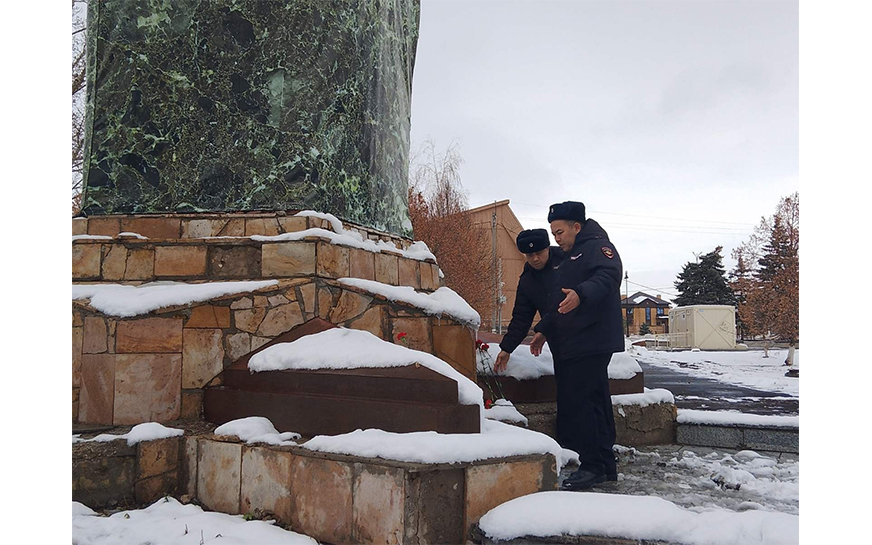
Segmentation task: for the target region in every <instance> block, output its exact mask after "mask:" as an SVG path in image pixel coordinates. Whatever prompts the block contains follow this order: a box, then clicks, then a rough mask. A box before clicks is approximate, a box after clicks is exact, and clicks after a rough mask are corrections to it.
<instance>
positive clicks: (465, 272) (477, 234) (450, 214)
mask: <svg viewBox="0 0 872 545" xmlns="http://www.w3.org/2000/svg"><path fill="white" fill-rule="evenodd" d="M461 162H462V159H461V157H460V154H459V153H458V151H457V147H456V145H454V144H452V145H450V146H449V147H448V148H447V149H446V150H445V152H444V153H438V152H437V151H436V147H435V145H434V144H433V142H431V141H427V142H425V143H424V145H423V146H422V147H421V149H420V150H419V151H418V152H417V153H415V155H414V156H413V157H412V161H411V168H410V171H411V172H410V174H409V218H410V219H411V221H412V229H413V230H414V233H415V239H416V240H421V241H424V242H425V243H426V244H427V246H429V247H430V251H432V252H433V255H435V256H436V259H437V261H438V262H439V268H440V269H442V273H443V274H444V275H445V277H444V279H443V281H444V282H445V285H446V286H448V287H449V288H451V289H452V290H454V291H456V292H457V293H458V294H459V295H460V296H461V297H463V298H464V299H465V300H466V301H467V302H468V303H469V304H470V305H471V306H472V307H473V308H474V309H475V310H476V311H478V313H479V314H480V315H481V316H489V315H490V313H491V311H492V309H493V290H492V286H491V284H492V276H493V273H492V271H491V263H492V259H491V247H490V243H489V242H488V239H487V236H486V233H485V232H483V231H482V230H480V229H477V228H476V227H475V225H474V224H473V222H472V219H471V218H470V217H469V215H467V214H466V213H465V212H466V211H467V210H469V201H468V197H467V193H466V191H465V190H464V189H463V184H462V183H461V181H460V170H459V167H460V164H461Z"/></svg>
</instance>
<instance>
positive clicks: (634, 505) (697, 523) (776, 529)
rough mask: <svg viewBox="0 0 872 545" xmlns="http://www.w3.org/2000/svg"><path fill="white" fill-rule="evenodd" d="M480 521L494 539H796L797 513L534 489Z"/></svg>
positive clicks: (716, 543)
mask: <svg viewBox="0 0 872 545" xmlns="http://www.w3.org/2000/svg"><path fill="white" fill-rule="evenodd" d="M479 526H480V528H481V529H482V531H483V532H484V533H485V534H486V535H487V536H489V537H490V538H492V539H499V540H510V539H514V538H519V537H522V536H541V537H545V536H559V535H565V534H568V535H574V536H606V537H613V538H624V539H634V540H643V539H644V540H651V541H666V542H669V543H682V544H685V545H696V544H699V545H703V544H705V545H750V544H755V543H759V544H763V543H765V544H767V545H780V544H785V545H786V544H795V543H798V542H799V517H798V516H796V515H788V514H785V513H773V512H767V511H756V510H754V511H745V512H740V513H737V512H734V511H728V510H726V509H720V508H713V509H711V510H708V511H704V512H701V513H697V512H694V511H690V510H688V509H684V508H682V507H679V506H677V505H675V504H674V503H672V502H669V501H666V500H664V499H661V498H657V497H653V496H625V495H620V494H603V493H595V492H587V493H584V494H579V493H577V492H538V493H536V494H530V495H527V496H521V497H520V498H516V499H514V500H511V501H509V502H506V503H504V504H502V505H499V506H497V507H495V508H494V509H492V510H490V511H489V512H488V513H486V514H485V515H484V516H483V517H481V521H480V522H479Z"/></svg>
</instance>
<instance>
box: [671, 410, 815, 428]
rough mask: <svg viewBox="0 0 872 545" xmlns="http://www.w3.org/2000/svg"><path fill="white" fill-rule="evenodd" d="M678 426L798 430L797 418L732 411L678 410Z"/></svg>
mask: <svg viewBox="0 0 872 545" xmlns="http://www.w3.org/2000/svg"><path fill="white" fill-rule="evenodd" d="M676 420H677V422H678V423H679V424H720V425H725V426H754V427H785V428H798V427H799V417H798V416H776V415H760V414H749V413H740V412H734V411H699V410H694V409H679V410H678V418H677V419H676Z"/></svg>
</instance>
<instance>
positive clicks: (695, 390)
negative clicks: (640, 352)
mask: <svg viewBox="0 0 872 545" xmlns="http://www.w3.org/2000/svg"><path fill="white" fill-rule="evenodd" d="M639 365H641V366H642V371H643V372H644V373H645V387H646V388H665V389H667V390H669V391H670V392H672V394H673V395H674V396H675V406H676V407H678V408H679V409H704V410H709V411H720V410H734V411H741V412H744V413H754V414H766V415H770V414H774V415H786V416H796V415H798V414H799V398H797V397H791V396H789V395H787V394H784V393H782V392H766V391H763V390H757V389H754V388H746V387H744V386H736V385H733V384H728V383H726V382H719V381H716V380H712V379H707V378H699V377H695V376H693V375H689V374H686V373H679V372H677V371H672V370H670V369H667V368H664V367H660V366H657V365H648V364H645V363H641V362H640V363H639Z"/></svg>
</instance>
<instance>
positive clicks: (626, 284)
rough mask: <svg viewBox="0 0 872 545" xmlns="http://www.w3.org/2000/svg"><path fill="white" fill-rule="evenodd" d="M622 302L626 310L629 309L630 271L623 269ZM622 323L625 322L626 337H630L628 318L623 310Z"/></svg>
mask: <svg viewBox="0 0 872 545" xmlns="http://www.w3.org/2000/svg"><path fill="white" fill-rule="evenodd" d="M624 302H625V303H626V305H627V310H630V273H628V272H627V271H624ZM624 323H625V324H627V338H628V339H629V338H630V318H629V317H628V316H627V312H626V311H624Z"/></svg>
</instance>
